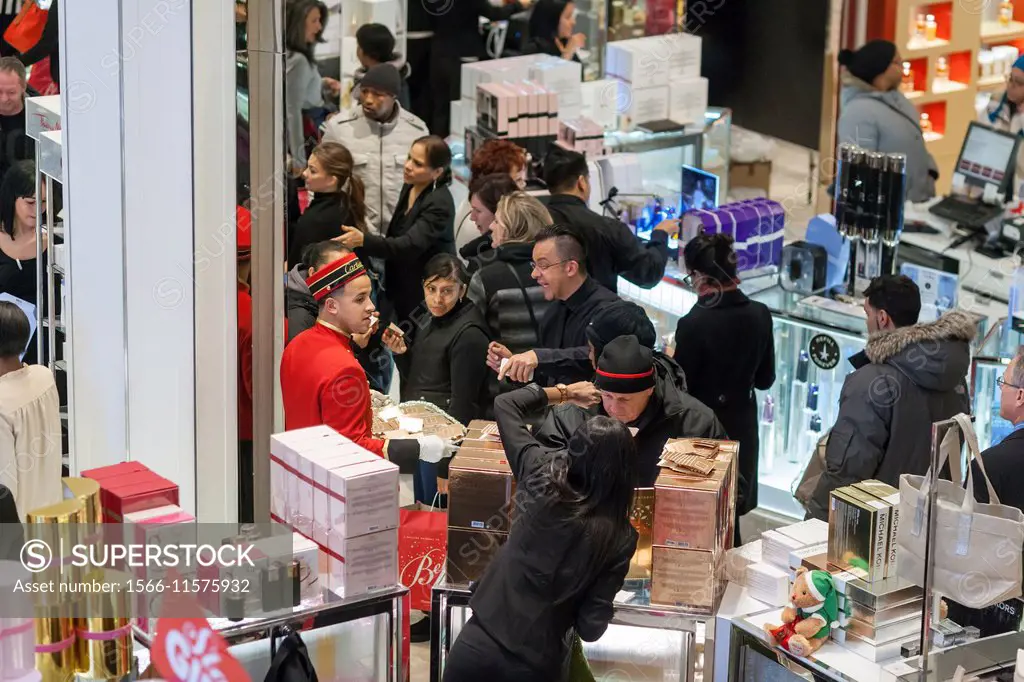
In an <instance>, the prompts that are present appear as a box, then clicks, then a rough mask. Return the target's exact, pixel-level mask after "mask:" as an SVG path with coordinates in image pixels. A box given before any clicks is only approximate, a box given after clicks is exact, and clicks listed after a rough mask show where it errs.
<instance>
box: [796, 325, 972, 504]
mask: <svg viewBox="0 0 1024 682" xmlns="http://www.w3.org/2000/svg"><path fill="white" fill-rule="evenodd" d="M975 334H976V329H975V324H974V321H973V320H972V319H971V318H970V316H968V315H967V314H966V313H963V312H960V311H957V310H954V311H952V312H949V313H946V314H945V315H943V316H942V317H941V318H940V319H939V320H937V321H936V322H930V323H926V324H917V325H914V326H912V327H903V328H900V329H894V330H892V331H887V332H880V333H878V334H874V335H872V336H871V338H869V339H868V344H867V348H866V349H865V352H864V355H866V358H867V360H868V361H869V362H868V363H867V364H864V365H863V366H861V367H860V368H859V369H857V370H856V371H855V372H853V374H851V375H849V376H848V377H846V382H845V383H844V384H843V391H842V393H841V394H840V396H839V417H838V418H837V419H836V424H835V426H834V427H833V428H832V432H831V433H830V434H829V437H828V447H827V448H826V451H825V472H824V473H823V474H822V475H821V479H820V480H819V481H818V487H817V489H816V490H815V492H814V496H813V499H812V500H811V502H810V505H809V507H808V511H809V512H810V515H811V516H813V517H815V518H819V519H822V520H825V519H828V508H829V493H831V492H832V491H833V490H835V489H836V488H840V487H842V486H846V485H851V484H853V483H857V482H859V481H863V480H865V479H869V478H874V479H878V480H880V481H883V482H884V483H888V484H889V485H892V486H896V487H898V486H899V479H900V474H918V475H922V474H924V473H925V472H926V471H927V470H928V466H929V465H930V461H931V428H932V423H933V422H937V421H941V420H944V419H950V418H951V417H953V416H954V415H956V414H958V413H960V412H965V413H966V412H970V400H969V398H968V395H967V385H966V383H965V381H964V377H966V375H967V371H968V369H969V367H970V362H971V349H970V342H971V341H972V340H973V339H974V336H975ZM855 357H856V356H855ZM855 364H857V363H855Z"/></svg>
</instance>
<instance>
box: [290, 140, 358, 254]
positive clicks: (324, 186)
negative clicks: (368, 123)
mask: <svg viewBox="0 0 1024 682" xmlns="http://www.w3.org/2000/svg"><path fill="white" fill-rule="evenodd" d="M353 165H354V164H353V162H352V153H351V152H349V150H348V148H347V147H345V145H343V144H339V143H337V142H322V143H320V144H319V145H317V147H316V149H314V150H313V153H312V154H310V155H309V163H308V165H307V166H306V170H304V171H302V177H303V179H304V180H305V181H306V189H308V190H309V191H310V192H312V193H313V201H311V202H310V203H309V206H308V207H307V208H306V211H305V212H304V213H303V214H302V216H301V217H300V218H299V220H298V222H297V223H296V224H295V234H294V235H293V236H292V243H291V244H289V245H288V264H289V267H293V268H294V267H295V266H296V265H298V264H299V263H300V262H301V259H302V253H303V252H304V251H305V250H306V249H307V248H308V247H309V246H310V245H311V244H317V243H319V242H323V241H327V240H328V239H334V238H335V237H340V236H341V233H342V226H344V225H348V226H351V227H354V228H356V229H358V230H361V231H362V230H365V229H366V225H365V221H366V188H365V187H364V186H363V181H362V180H361V179H360V178H359V176H357V175H353V174H352V168H353Z"/></svg>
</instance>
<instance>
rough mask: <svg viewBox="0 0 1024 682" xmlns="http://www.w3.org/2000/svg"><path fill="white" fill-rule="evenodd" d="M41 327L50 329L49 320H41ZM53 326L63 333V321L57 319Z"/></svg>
mask: <svg viewBox="0 0 1024 682" xmlns="http://www.w3.org/2000/svg"><path fill="white" fill-rule="evenodd" d="M43 326H44V327H46V328H49V327H50V320H49V318H46V317H44V318H43ZM54 326H55V327H56V328H57V331H61V332H62V331H64V320H61V319H60V318H57V323H56V324H55V325H54Z"/></svg>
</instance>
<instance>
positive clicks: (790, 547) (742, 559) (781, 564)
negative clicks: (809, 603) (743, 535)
mask: <svg viewBox="0 0 1024 682" xmlns="http://www.w3.org/2000/svg"><path fill="white" fill-rule="evenodd" d="M827 540H828V524H827V523H825V522H823V521H817V520H811V521H804V522H803V523H797V524H794V525H791V526H786V527H783V528H779V529H777V530H773V531H767V532H765V533H762V534H761V539H760V540H759V541H758V542H759V543H760V552H758V554H757V556H756V558H755V557H754V556H753V555H752V554H748V553H746V547H741V548H739V550H733V552H732V553H731V554H730V556H729V557H728V561H729V564H730V566H731V569H730V570H731V571H732V572H733V574H736V573H739V572H742V580H741V581H740V582H742V583H743V584H744V585H746V586H747V589H749V590H750V595H751V596H752V597H754V598H755V599H758V600H760V601H763V602H764V603H766V604H771V605H772V606H785V605H786V604H788V603H789V592H790V586H791V585H792V580H793V575H792V572H791V570H790V564H791V561H792V559H793V558H794V557H802V556H812V555H816V554H822V553H824V552H825V551H826V549H827V547H828V543H827ZM798 565H799V560H798Z"/></svg>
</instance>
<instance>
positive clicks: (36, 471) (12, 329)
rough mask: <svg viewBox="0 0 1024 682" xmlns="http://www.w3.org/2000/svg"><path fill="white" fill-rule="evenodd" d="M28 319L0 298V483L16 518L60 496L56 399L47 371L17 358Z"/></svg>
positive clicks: (25, 340) (26, 337) (26, 336)
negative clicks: (9, 494)
mask: <svg viewBox="0 0 1024 682" xmlns="http://www.w3.org/2000/svg"><path fill="white" fill-rule="evenodd" d="M28 340H29V322H28V318H27V317H25V313H23V312H22V311H21V308H19V307H18V306H16V305H14V304H13V303H10V302H8V301H0V483H2V484H3V485H5V486H7V487H8V488H9V489H10V490H11V492H13V493H14V500H15V502H16V503H17V506H18V512H19V514H20V516H21V518H23V519H24V518H25V514H26V513H27V512H30V511H33V510H35V509H39V508H41V507H46V506H49V505H51V504H56V503H57V502H60V500H61V498H62V492H61V481H60V478H61V464H62V461H61V451H62V448H61V430H60V399H59V398H58V397H57V385H56V384H55V383H54V381H53V374H52V373H51V372H50V370H49V369H47V368H46V367H43V366H42V365H26V364H24V363H22V361H21V355H22V353H24V352H25V348H26V347H27V346H28Z"/></svg>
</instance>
